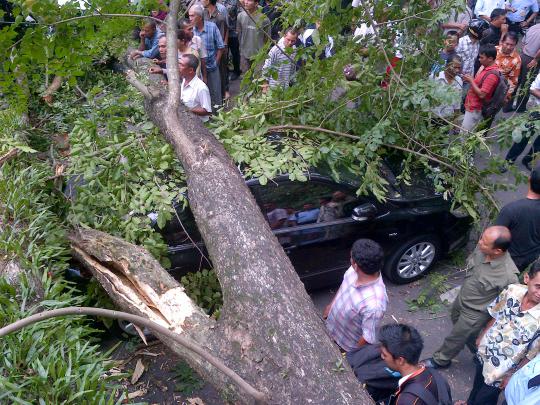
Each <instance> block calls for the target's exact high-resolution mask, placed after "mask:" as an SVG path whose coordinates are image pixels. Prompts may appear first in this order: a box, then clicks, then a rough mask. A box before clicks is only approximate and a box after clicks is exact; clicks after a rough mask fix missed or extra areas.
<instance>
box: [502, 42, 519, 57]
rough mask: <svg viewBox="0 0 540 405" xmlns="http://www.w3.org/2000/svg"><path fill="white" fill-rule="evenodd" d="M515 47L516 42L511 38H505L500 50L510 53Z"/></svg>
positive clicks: (506, 53)
mask: <svg viewBox="0 0 540 405" xmlns="http://www.w3.org/2000/svg"><path fill="white" fill-rule="evenodd" d="M514 49H516V43H515V42H514V41H513V40H512V39H508V38H506V39H505V40H504V41H503V43H502V44H501V51H502V53H504V54H505V55H510V54H511V53H512V52H514Z"/></svg>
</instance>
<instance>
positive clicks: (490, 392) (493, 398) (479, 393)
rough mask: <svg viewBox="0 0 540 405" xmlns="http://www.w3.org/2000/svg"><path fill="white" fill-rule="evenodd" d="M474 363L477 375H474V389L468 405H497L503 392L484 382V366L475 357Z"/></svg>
mask: <svg viewBox="0 0 540 405" xmlns="http://www.w3.org/2000/svg"><path fill="white" fill-rule="evenodd" d="M474 363H475V366H476V373H475V375H474V382H473V388H472V391H471V393H470V394H469V399H467V405H497V401H498V400H499V394H500V393H501V390H500V389H499V388H497V387H492V386H491V385H487V384H486V383H485V382H484V376H483V375H482V368H483V367H482V365H481V364H480V361H478V359H477V358H476V357H475V359H474Z"/></svg>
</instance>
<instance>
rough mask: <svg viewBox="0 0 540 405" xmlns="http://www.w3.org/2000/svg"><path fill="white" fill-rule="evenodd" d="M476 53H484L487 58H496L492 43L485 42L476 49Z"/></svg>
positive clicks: (495, 50)
mask: <svg viewBox="0 0 540 405" xmlns="http://www.w3.org/2000/svg"><path fill="white" fill-rule="evenodd" d="M478 55H484V56H486V57H487V58H491V59H496V58H497V48H495V45H493V44H485V45H482V46H481V47H480V49H479V50H478Z"/></svg>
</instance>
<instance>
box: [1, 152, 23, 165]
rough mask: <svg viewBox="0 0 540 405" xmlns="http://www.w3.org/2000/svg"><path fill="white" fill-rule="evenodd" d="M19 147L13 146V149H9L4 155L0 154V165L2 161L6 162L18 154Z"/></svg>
mask: <svg viewBox="0 0 540 405" xmlns="http://www.w3.org/2000/svg"><path fill="white" fill-rule="evenodd" d="M19 152H20V151H19V149H17V148H14V149H11V150H10V151H9V152H8V153H6V154H5V155H3V156H0V167H2V165H3V164H4V163H6V162H7V161H8V160H11V159H13V158H14V157H15V156H17V155H18V154H19Z"/></svg>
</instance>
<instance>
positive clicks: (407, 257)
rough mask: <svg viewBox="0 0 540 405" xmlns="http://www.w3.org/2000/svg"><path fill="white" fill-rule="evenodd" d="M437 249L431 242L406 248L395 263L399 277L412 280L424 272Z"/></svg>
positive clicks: (431, 261)
mask: <svg viewBox="0 0 540 405" xmlns="http://www.w3.org/2000/svg"><path fill="white" fill-rule="evenodd" d="M436 254H437V248H436V247H435V245H434V244H433V243H431V242H425V241H424V242H419V243H416V244H414V245H412V246H411V247H410V248H408V249H407V250H406V251H405V252H403V254H402V255H401V257H400V258H399V260H398V262H397V273H398V275H399V277H401V278H404V279H408V278H414V277H417V276H419V275H420V274H423V273H424V272H426V271H427V270H428V269H429V267H430V266H431V264H432V263H433V260H434V259H435V256H436Z"/></svg>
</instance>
